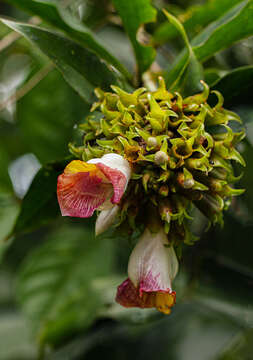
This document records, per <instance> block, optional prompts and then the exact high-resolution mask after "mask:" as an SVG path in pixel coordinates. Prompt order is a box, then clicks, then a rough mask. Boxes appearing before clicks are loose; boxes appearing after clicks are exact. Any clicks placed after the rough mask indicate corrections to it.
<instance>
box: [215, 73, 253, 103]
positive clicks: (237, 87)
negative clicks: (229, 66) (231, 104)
mask: <svg viewBox="0 0 253 360" xmlns="http://www.w3.org/2000/svg"><path fill="white" fill-rule="evenodd" d="M252 85H253V66H242V67H239V68H237V69H235V70H232V71H230V72H228V73H227V74H226V75H224V76H222V77H221V78H220V79H218V80H217V81H216V82H214V83H213V84H212V88H213V89H215V90H218V91H220V92H221V93H222V94H223V96H224V97H225V99H226V101H230V100H231V99H235V98H236V97H237V96H239V95H240V96H241V97H243V94H244V95H247V91H248V89H249V88H251V87H252Z"/></svg>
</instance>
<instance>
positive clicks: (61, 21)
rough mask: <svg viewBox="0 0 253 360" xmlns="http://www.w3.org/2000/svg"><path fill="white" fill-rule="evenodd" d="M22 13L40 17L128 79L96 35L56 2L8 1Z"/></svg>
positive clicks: (128, 76)
mask: <svg viewBox="0 0 253 360" xmlns="http://www.w3.org/2000/svg"><path fill="white" fill-rule="evenodd" d="M8 2H9V3H10V4H12V5H15V6H17V7H19V8H21V9H23V10H24V11H27V12H30V13H31V14H33V15H37V16H40V17H41V18H42V19H43V20H44V21H46V22H47V23H48V24H50V25H52V26H54V27H56V28H58V29H60V30H63V31H65V32H66V33H67V34H68V36H70V37H71V38H72V39H75V40H77V41H78V42H80V43H81V44H82V45H84V46H85V47H86V48H88V49H90V50H92V51H94V52H95V53H96V54H97V56H100V57H101V58H102V59H104V60H105V61H107V62H108V63H109V64H111V65H113V66H114V67H115V68H116V69H117V70H118V71H119V72H121V74H122V75H124V76H125V77H126V78H128V79H130V78H131V75H130V74H129V72H128V71H127V69H126V68H125V67H124V66H123V65H122V64H121V62H120V61H119V60H118V59H117V58H116V57H115V56H113V55H112V54H111V53H110V52H109V51H108V50H107V49H106V47H105V46H104V45H102V44H101V43H100V41H99V39H98V38H97V37H96V35H95V34H94V33H93V32H92V31H91V30H90V29H89V28H88V27H86V26H85V25H84V24H83V23H81V22H79V21H78V20H77V19H76V18H74V16H71V14H70V13H69V12H68V11H67V10H66V9H65V8H64V7H63V6H62V5H61V4H59V3H57V2H56V1H52V0H51V1H43V2H42V1H33V0H22V1H19V0H8Z"/></svg>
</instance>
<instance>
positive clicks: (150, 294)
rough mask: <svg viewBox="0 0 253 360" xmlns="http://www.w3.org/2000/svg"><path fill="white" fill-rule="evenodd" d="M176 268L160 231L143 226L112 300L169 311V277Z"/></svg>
mask: <svg viewBox="0 0 253 360" xmlns="http://www.w3.org/2000/svg"><path fill="white" fill-rule="evenodd" d="M177 271H178V260H177V257H176V254H175V251H174V249H173V247H171V246H169V244H168V239H167V235H166V234H165V232H164V230H163V229H161V230H160V231H159V232H158V233H155V234H153V233H151V232H150V230H149V229H146V230H145V231H144V233H143V235H142V236H141V238H140V239H139V241H138V243H137V245H136V247H135V248H134V250H133V252H132V254H131V256H130V259H129V263H128V278H127V279H126V280H125V281H124V282H123V283H122V284H121V285H120V286H119V287H118V291H117V295H116V301H117V302H118V303H119V304H121V305H123V306H125V307H140V308H152V307H156V308H157V309H158V310H159V311H161V312H163V313H165V314H169V313H170V312H171V307H172V306H173V305H174V304H175V301H176V293H175V292H174V291H172V280H173V279H174V278H175V276H176V274H177Z"/></svg>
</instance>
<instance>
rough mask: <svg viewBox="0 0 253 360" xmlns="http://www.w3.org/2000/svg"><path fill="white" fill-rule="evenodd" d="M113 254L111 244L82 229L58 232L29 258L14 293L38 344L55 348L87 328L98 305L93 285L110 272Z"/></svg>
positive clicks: (101, 300) (99, 297)
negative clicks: (46, 344) (16, 294)
mask: <svg viewBox="0 0 253 360" xmlns="http://www.w3.org/2000/svg"><path fill="white" fill-rule="evenodd" d="M113 254H114V251H113V247H112V242H111V241H110V240H109V239H105V238H95V237H94V228H93V226H92V227H91V228H88V227H87V226H86V227H85V226H84V225H82V226H77V225H75V226H64V227H62V228H60V229H59V230H57V231H56V232H54V233H53V234H51V235H50V237H49V238H48V239H47V241H46V242H45V243H44V244H43V245H42V246H41V247H40V248H39V249H37V250H35V251H34V252H33V253H30V255H29V256H28V258H27V259H26V260H25V262H24V264H23V268H22V269H21V272H20V276H19V279H18V289H17V290H18V298H19V300H20V302H21V304H22V306H23V309H24V311H25V313H26V314H27V315H28V317H29V318H30V320H31V321H32V325H33V328H34V331H35V335H36V337H37V338H39V341H40V343H43V344H45V343H51V344H55V343H57V342H59V340H61V341H62V339H63V338H66V337H67V336H69V335H72V334H73V333H75V332H76V331H78V330H80V329H85V328H86V327H87V326H89V325H90V324H91V322H92V321H93V320H94V319H95V317H96V316H97V315H98V313H99V312H100V311H101V309H102V304H103V298H102V297H101V296H99V295H98V293H97V291H96V289H95V287H94V285H93V283H94V281H95V280H96V279H97V278H98V277H99V278H103V277H104V276H107V275H108V274H109V273H110V272H111V269H112V264H113Z"/></svg>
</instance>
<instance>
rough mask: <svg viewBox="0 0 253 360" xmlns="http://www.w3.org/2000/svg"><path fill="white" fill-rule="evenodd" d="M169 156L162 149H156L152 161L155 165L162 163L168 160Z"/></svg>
mask: <svg viewBox="0 0 253 360" xmlns="http://www.w3.org/2000/svg"><path fill="white" fill-rule="evenodd" d="M168 160H169V156H168V155H167V154H166V153H165V152H164V151H157V152H156V153H155V158H154V162H155V164H156V165H164V164H166V163H167V162H168Z"/></svg>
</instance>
